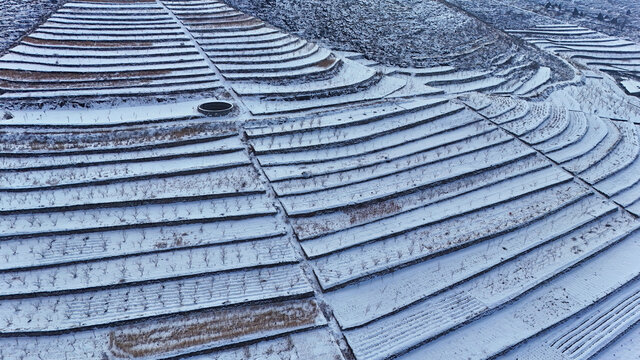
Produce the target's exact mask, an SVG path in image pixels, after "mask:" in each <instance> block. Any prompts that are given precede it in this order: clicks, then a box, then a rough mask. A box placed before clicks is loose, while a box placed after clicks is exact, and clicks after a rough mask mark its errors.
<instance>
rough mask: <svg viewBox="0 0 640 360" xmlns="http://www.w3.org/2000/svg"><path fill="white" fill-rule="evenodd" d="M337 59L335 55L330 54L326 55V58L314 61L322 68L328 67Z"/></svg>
mask: <svg viewBox="0 0 640 360" xmlns="http://www.w3.org/2000/svg"><path fill="white" fill-rule="evenodd" d="M337 61H338V59H337V58H336V57H335V56H333V55H331V56H329V57H327V58H326V59H324V60H322V61H320V62H318V63H316V66H319V67H321V68H324V69H328V68H330V67H331V66H332V65H333V64H335V63H336V62H337Z"/></svg>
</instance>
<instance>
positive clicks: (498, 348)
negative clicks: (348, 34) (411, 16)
mask: <svg viewBox="0 0 640 360" xmlns="http://www.w3.org/2000/svg"><path fill="white" fill-rule="evenodd" d="M425 6H427V5H425ZM433 6H439V5H433ZM458 15H460V14H458ZM458 15H456V16H458ZM460 16H461V15H460ZM455 19H456V18H452V19H450V20H451V21H454V20H455ZM445 20H446V19H445ZM442 23H446V21H444V20H443V19H438V21H436V24H442ZM434 26H435V25H434ZM532 28H533V30H532ZM472 29H473V28H472ZM476 29H477V28H476ZM511 30H514V31H511V33H512V34H513V35H505V36H506V37H507V38H508V39H516V40H517V39H518V38H519V37H521V35H520V33H527V32H531V31H534V32H544V34H543V35H544V36H543V37H542V39H537V40H536V39H530V38H529V37H528V36H526V40H527V41H531V42H532V43H534V44H536V45H538V46H540V49H539V50H536V51H538V52H540V53H544V54H545V55H544V56H545V57H548V58H553V59H555V60H554V62H553V63H555V62H558V63H562V64H563V66H566V67H567V69H570V76H568V77H567V78H566V79H565V78H559V77H558V75H557V74H558V71H557V68H556V67H554V66H553V63H544V62H537V61H536V58H531V57H528V55H527V52H525V53H524V54H522V53H519V52H514V53H511V52H507V53H504V54H500V56H498V57H496V58H495V63H493V64H492V65H491V66H486V67H478V68H473V69H472V68H469V67H465V66H464V63H462V62H461V63H457V64H442V65H438V66H431V67H400V66H390V65H385V64H380V63H378V62H376V61H371V60H367V58H366V56H365V55H364V54H361V53H355V52H349V51H336V50H332V49H330V48H329V47H326V46H323V45H322V44H317V43H314V42H312V40H310V39H305V38H303V37H298V36H296V35H292V34H291V33H288V32H286V31H284V30H283V29H280V28H276V27H274V26H273V25H271V24H269V23H268V22H265V21H263V20H260V19H258V18H255V17H252V16H250V15H247V14H245V13H243V12H241V11H238V10H237V9H235V8H233V7H231V6H229V5H227V4H225V3H223V2H220V1H216V0H157V1H156V0H137V1H136V0H83V1H80V0H77V1H70V2H68V3H67V4H65V5H64V6H63V7H61V8H60V9H59V10H58V11H57V12H55V13H54V14H53V15H52V16H51V17H50V18H48V19H47V21H46V22H44V23H43V24H42V25H41V26H40V27H38V28H37V29H36V30H35V31H33V32H32V33H30V34H28V35H27V36H26V37H24V38H23V39H22V41H21V42H20V43H19V44H18V45H17V46H15V47H13V48H12V49H11V50H10V51H9V52H7V54H5V55H4V56H2V57H0V89H1V90H0V91H1V92H2V93H1V94H0V101H1V103H0V104H2V105H0V106H1V107H0V109H1V112H0V115H1V116H2V117H1V120H0V126H1V129H0V259H1V260H2V261H0V358H2V359H5V358H6V359H38V358H47V359H94V358H97V359H127V358H134V359H177V358H181V359H184V358H186V359H198V360H199V359H203V360H204V359H274V360H275V359H336V360H337V359H347V360H352V359H357V360H364V359H367V360H368V359H389V358H400V359H485V358H506V359H516V358H517V359H522V358H530V359H593V358H596V359H610V358H614V357H622V358H632V355H634V350H635V348H636V346H637V344H635V341H636V338H637V334H638V327H637V326H636V324H637V323H638V321H639V320H640V318H639V315H638V314H639V313H638V311H637V308H638V292H639V291H640V283H638V275H640V266H639V264H638V261H637V259H638V256H639V255H640V233H638V229H639V227H640V221H639V220H638V219H637V217H638V215H639V214H640V176H639V175H638V174H639V173H640V172H639V171H638V170H639V169H640V139H639V136H640V132H639V129H638V126H639V125H638V124H640V113H639V112H640V110H639V109H640V104H639V101H638V99H637V98H634V97H631V96H628V95H627V94H625V93H624V91H623V90H621V88H620V87H619V86H618V83H617V80H620V79H618V78H617V77H616V76H617V75H616V74H615V73H613V72H612V71H610V69H609V67H610V66H611V65H610V64H608V65H607V66H601V65H599V64H595V65H594V64H591V63H589V62H584V61H583V60H582V59H584V58H585V56H586V55H588V56H592V55H593V53H596V54H609V53H611V54H616V56H614V57H611V58H612V59H615V61H622V60H620V56H618V55H620V52H617V51H615V50H614V51H611V49H615V48H617V45H619V46H620V47H621V49H622V50H624V51H630V52H633V51H635V50H634V49H635V45H633V44H629V43H627V42H625V41H623V40H620V39H608V38H606V39H608V40H607V41H600V42H598V39H603V37H602V36H600V35H598V36H591V34H593V32H592V31H591V30H590V29H587V28H578V27H575V26H569V25H563V26H551V27H550V26H547V27H539V26H538V27H531V26H522V27H517V28H512V29H511ZM555 32H558V33H561V34H560V36H561V38H562V39H561V42H562V43H561V44H559V45H558V44H555V43H554V41H556V40H558V39H555V37H554V36H555V35H556V34H554V33H555ZM465 34H467V35H466V36H469V37H473V36H474V34H475V33H474V32H471V33H465ZM483 36H484V35H483ZM573 36H577V38H576V39H574V38H573ZM582 36H587V39H589V40H588V42H589V43H585V44H582V43H580V42H584V41H585V40H584V39H583V38H582ZM483 39H484V38H483V37H482V36H481V37H479V38H478V39H476V40H477V41H469V43H475V44H478V46H480V48H483V46H484V45H483ZM451 40H452V41H456V39H451ZM470 40H473V39H470ZM538 40H540V41H538ZM609 40H610V41H609ZM514 41H515V40H514ZM591 42H597V44H595V45H594V44H592V43H591ZM514 43H515V44H517V41H515V42H514ZM549 44H551V45H549ZM547 45H549V48H547V47H546V46H547ZM606 45H610V46H606ZM487 46H489V45H487ZM510 46H511V45H509V44H507V48H509V49H511V47H510ZM518 46H522V47H523V48H527V49H529V45H518ZM530 47H531V48H533V45H531V46H530ZM443 49H444V48H440V49H439V51H444V50H443ZM474 49H475V47H472V48H471V49H466V50H471V52H467V51H465V49H462V50H461V49H460V48H456V49H453V50H451V51H452V52H453V51H461V56H464V54H466V53H468V54H472V55H471V56H474V55H473V53H474V52H475V51H476V50H474ZM566 49H568V50H567V51H559V50H566ZM431 50H433V49H431ZM477 51H483V50H477ZM527 51H529V50H527ZM585 54H586V55H585ZM599 56H602V55H599ZM623 60H624V61H625V66H628V67H629V69H626V72H625V74H627V75H626V76H627V77H628V78H627V79H626V80H628V81H631V75H628V74H631V73H632V72H633V71H632V70H633V69H632V68H633V66H635V65H636V61H637V60H636V59H635V58H633V57H632V56H631V57H629V58H626V59H623ZM496 64H497V65H496ZM494 65H495V66H494ZM596 65H597V66H596ZM620 66H621V65H620V64H618V65H616V69H618V68H619V67H620ZM630 69H631V70H630ZM612 74H613V75H614V76H612ZM621 83H622V82H621ZM622 84H629V83H622ZM629 86H631V85H629ZM627 90H628V91H629V89H627ZM629 92H632V91H629ZM216 99H217V100H223V99H224V100H227V101H231V102H233V103H234V105H235V110H234V111H232V112H230V113H229V114H226V115H224V116H222V117H217V118H216V117H207V116H204V115H202V114H200V113H198V112H197V111H196V107H197V105H198V104H200V103H201V102H203V101H211V100H216Z"/></svg>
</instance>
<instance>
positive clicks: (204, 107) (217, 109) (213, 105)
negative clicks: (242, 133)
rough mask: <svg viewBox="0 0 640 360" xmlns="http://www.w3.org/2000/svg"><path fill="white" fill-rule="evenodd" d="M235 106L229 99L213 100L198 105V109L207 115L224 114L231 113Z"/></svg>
mask: <svg viewBox="0 0 640 360" xmlns="http://www.w3.org/2000/svg"><path fill="white" fill-rule="evenodd" d="M233 107H234V106H233V104H232V103H230V102H228V101H211V102H206V103H202V104H200V105H198V111H199V112H200V113H202V114H204V115H207V116H222V115H226V114H228V113H230V112H231V110H233Z"/></svg>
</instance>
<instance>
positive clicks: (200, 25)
mask: <svg viewBox="0 0 640 360" xmlns="http://www.w3.org/2000/svg"><path fill="white" fill-rule="evenodd" d="M188 23H189V25H191V27H193V28H194V29H220V28H227V27H236V26H251V25H261V24H263V22H262V21H261V20H258V19H254V18H251V19H247V20H242V21H225V22H218V23H211V22H208V23H198V22H195V21H189V22H188Z"/></svg>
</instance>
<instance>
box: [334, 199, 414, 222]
mask: <svg viewBox="0 0 640 360" xmlns="http://www.w3.org/2000/svg"><path fill="white" fill-rule="evenodd" d="M400 210H402V207H401V206H400V205H398V204H397V203H396V202H395V201H393V200H392V201H385V202H379V203H375V204H369V205H364V206H358V207H354V208H349V209H348V210H346V211H345V213H346V214H347V215H348V216H349V222H351V224H359V223H362V222H364V221H368V220H371V219H378V218H381V217H384V216H388V215H393V214H395V213H397V212H398V211H400Z"/></svg>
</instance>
